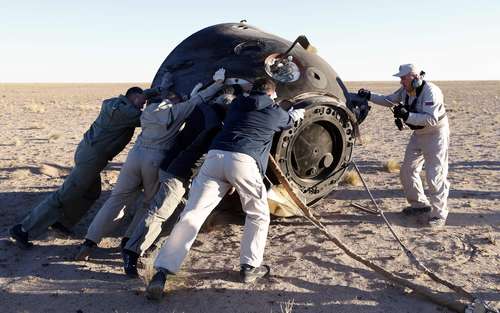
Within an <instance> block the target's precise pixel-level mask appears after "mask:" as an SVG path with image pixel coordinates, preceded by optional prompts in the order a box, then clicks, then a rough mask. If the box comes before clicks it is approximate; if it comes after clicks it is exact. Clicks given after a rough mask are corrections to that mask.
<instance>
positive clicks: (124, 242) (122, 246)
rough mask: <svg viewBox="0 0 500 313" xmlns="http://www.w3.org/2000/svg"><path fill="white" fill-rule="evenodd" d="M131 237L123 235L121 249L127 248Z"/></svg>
mask: <svg viewBox="0 0 500 313" xmlns="http://www.w3.org/2000/svg"><path fill="white" fill-rule="evenodd" d="M129 239H130V238H128V237H123V238H122V241H120V249H122V250H123V249H125V246H126V245H127V242H128V240H129Z"/></svg>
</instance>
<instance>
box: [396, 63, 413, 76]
mask: <svg viewBox="0 0 500 313" xmlns="http://www.w3.org/2000/svg"><path fill="white" fill-rule="evenodd" d="M418 72H419V71H418V70H417V67H416V66H415V65H413V64H402V65H400V66H399V72H397V73H396V74H394V75H392V76H396V77H403V76H405V75H408V74H410V73H413V74H418Z"/></svg>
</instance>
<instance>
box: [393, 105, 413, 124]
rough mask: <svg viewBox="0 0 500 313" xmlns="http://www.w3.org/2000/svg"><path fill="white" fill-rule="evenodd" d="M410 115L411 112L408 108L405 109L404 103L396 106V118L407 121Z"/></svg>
mask: <svg viewBox="0 0 500 313" xmlns="http://www.w3.org/2000/svg"><path fill="white" fill-rule="evenodd" d="M409 115H410V112H408V110H407V109H405V108H404V107H403V106H402V105H398V106H396V107H394V117H395V118H401V119H403V121H406V120H407V119H408V116H409Z"/></svg>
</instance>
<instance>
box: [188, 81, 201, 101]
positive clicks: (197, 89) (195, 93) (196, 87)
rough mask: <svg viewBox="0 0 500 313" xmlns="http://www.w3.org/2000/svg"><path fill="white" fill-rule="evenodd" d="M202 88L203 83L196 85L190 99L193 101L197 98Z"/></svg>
mask: <svg viewBox="0 0 500 313" xmlns="http://www.w3.org/2000/svg"><path fill="white" fill-rule="evenodd" d="M201 87H203V84H202V83H197V84H196V85H194V87H193V90H191V93H190V94H189V98H190V99H191V98H193V97H194V96H196V95H197V94H198V92H200V89H201Z"/></svg>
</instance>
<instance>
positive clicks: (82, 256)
mask: <svg viewBox="0 0 500 313" xmlns="http://www.w3.org/2000/svg"><path fill="white" fill-rule="evenodd" d="M96 248H97V244H96V243H95V242H93V241H92V240H90V239H85V241H84V242H83V243H82V244H81V245H80V249H79V250H78V253H77V254H76V255H75V260H77V261H87V260H88V259H89V257H90V255H91V254H92V252H94V250H95V249H96Z"/></svg>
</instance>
